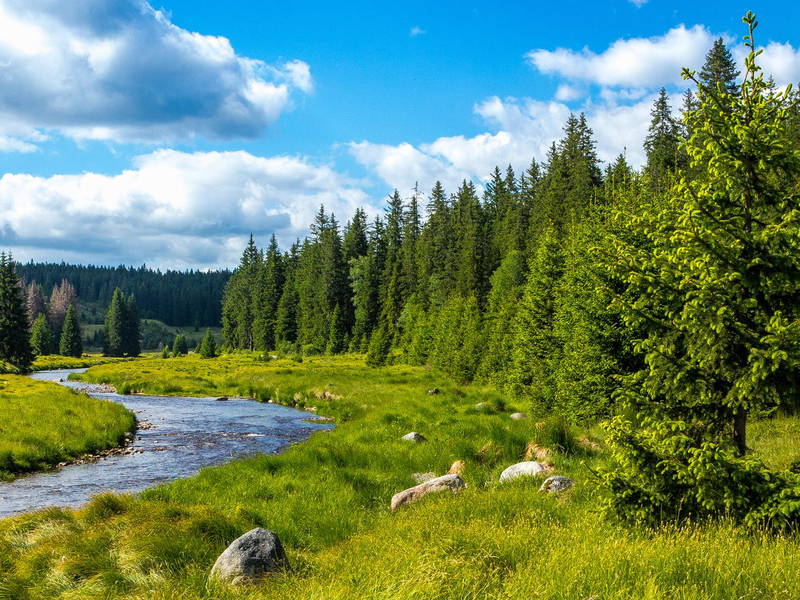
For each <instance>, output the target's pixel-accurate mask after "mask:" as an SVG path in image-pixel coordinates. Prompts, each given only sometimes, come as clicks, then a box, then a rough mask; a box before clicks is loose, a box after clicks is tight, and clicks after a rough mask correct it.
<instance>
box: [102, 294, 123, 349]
mask: <svg viewBox="0 0 800 600" xmlns="http://www.w3.org/2000/svg"><path fill="white" fill-rule="evenodd" d="M125 309H126V303H125V296H124V295H123V293H122V290H121V289H119V288H116V289H115V290H114V294H113V295H112V296H111V304H110V305H109V307H108V310H107V311H106V318H105V345H104V347H103V354H104V355H105V356H124V355H125V325H126V322H125V320H126V314H125V313H126V310H125Z"/></svg>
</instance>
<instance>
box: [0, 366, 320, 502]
mask: <svg viewBox="0 0 800 600" xmlns="http://www.w3.org/2000/svg"><path fill="white" fill-rule="evenodd" d="M85 370H86V369H69V370H57V371H40V372H38V373H34V374H33V375H31V377H32V378H33V379H38V380H43V381H54V382H57V383H60V384H61V385H64V386H67V387H70V388H80V389H81V390H84V391H87V393H88V394H89V395H90V396H93V397H95V398H104V399H108V400H112V401H115V402H119V403H121V404H124V405H125V406H126V407H127V408H128V409H129V410H131V411H133V412H134V413H135V414H136V418H137V420H138V422H139V426H140V427H139V430H138V431H137V432H136V438H135V439H134V441H133V442H132V443H131V444H130V445H129V446H128V447H127V448H128V453H125V454H114V455H110V456H107V457H105V458H102V459H100V460H97V461H95V462H88V463H84V464H72V465H67V466H65V467H62V468H60V469H56V470H53V471H47V472H44V473H37V474H33V475H27V476H24V477H20V478H18V479H15V480H14V481H11V482H7V483H2V482H0V517H7V516H11V515H14V514H17V513H21V512H26V511H31V510H36V509H41V508H45V507H48V506H78V505H81V504H83V503H85V502H86V501H87V500H88V499H89V497H90V496H92V495H94V494H97V493H100V492H105V491H112V492H139V491H141V490H143V489H145V488H147V487H150V486H153V485H155V484H158V483H162V482H165V481H171V480H174V479H179V478H181V477H188V476H190V475H193V474H195V473H197V471H199V470H200V469H201V468H202V467H205V466H209V465H218V464H221V463H224V462H228V461H230V460H232V459H234V458H238V457H242V456H246V455H251V454H274V453H277V452H280V451H281V450H283V449H284V448H286V447H287V446H288V445H289V444H292V443H296V442H300V441H302V440H305V439H306V438H307V437H308V436H309V435H311V434H312V433H313V432H315V431H318V430H320V429H329V428H331V427H332V426H331V425H330V424H326V423H320V422H314V421H310V420H309V419H313V418H314V415H313V414H311V413H307V412H303V411H300V410H295V409H293V408H288V407H285V406H281V405H278V404H264V403H261V402H255V401H252V400H246V399H242V398H231V399H229V400H227V401H224V402H220V401H217V400H216V399H215V398H189V397H180V396H140V395H135V396H122V395H119V394H111V393H104V391H103V390H104V388H103V387H102V386H93V385H91V384H86V383H83V382H73V381H67V378H68V377H69V375H70V374H71V373H82V372H83V371H85Z"/></svg>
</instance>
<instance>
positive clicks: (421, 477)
mask: <svg viewBox="0 0 800 600" xmlns="http://www.w3.org/2000/svg"><path fill="white" fill-rule="evenodd" d="M411 478H412V479H413V480H414V481H416V482H417V483H425V482H426V481H430V480H431V479H436V473H412V475H411Z"/></svg>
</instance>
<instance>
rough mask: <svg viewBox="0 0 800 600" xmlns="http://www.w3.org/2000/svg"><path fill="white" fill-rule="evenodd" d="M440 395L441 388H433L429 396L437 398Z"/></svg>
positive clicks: (429, 391)
mask: <svg viewBox="0 0 800 600" xmlns="http://www.w3.org/2000/svg"><path fill="white" fill-rule="evenodd" d="M438 393H439V388H431V389H429V390H428V396H435V395H436V394H438Z"/></svg>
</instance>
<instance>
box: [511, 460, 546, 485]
mask: <svg viewBox="0 0 800 600" xmlns="http://www.w3.org/2000/svg"><path fill="white" fill-rule="evenodd" d="M543 473H545V468H544V467H543V466H542V465H540V464H539V463H538V462H536V461H534V460H527V461H525V462H520V463H517V464H515V465H511V466H510V467H508V468H507V469H506V470H505V471H503V472H502V473H500V481H509V480H511V479H516V478H517V477H536V476H538V475H542V474H543Z"/></svg>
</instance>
